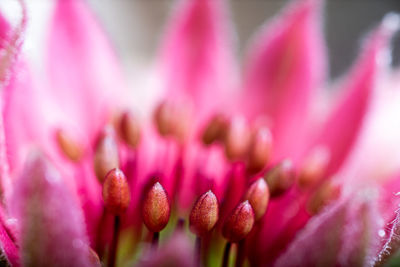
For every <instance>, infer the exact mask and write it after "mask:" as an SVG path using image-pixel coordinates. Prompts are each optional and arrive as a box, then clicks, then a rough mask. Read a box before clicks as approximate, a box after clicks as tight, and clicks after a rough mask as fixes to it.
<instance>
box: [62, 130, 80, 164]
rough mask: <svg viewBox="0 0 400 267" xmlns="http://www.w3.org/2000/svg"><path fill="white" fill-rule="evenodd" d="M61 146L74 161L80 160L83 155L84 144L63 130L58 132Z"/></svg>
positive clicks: (65, 153)
mask: <svg viewBox="0 0 400 267" xmlns="http://www.w3.org/2000/svg"><path fill="white" fill-rule="evenodd" d="M56 139H57V143H58V146H59V148H60V149H61V151H62V152H63V153H64V155H65V156H66V157H67V158H69V159H70V160H72V161H75V162H77V161H79V160H80V159H81V158H82V156H83V151H82V146H81V145H80V144H79V143H78V142H76V141H75V140H74V139H73V138H72V137H71V136H70V135H68V134H67V133H66V132H65V131H63V130H58V131H57V132H56Z"/></svg>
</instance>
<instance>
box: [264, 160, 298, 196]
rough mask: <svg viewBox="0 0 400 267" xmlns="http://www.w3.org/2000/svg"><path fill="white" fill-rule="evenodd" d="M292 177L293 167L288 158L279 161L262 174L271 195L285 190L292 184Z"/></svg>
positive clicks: (293, 173)
mask: <svg viewBox="0 0 400 267" xmlns="http://www.w3.org/2000/svg"><path fill="white" fill-rule="evenodd" d="M294 178H295V172H294V167H293V164H292V162H291V161H290V160H283V161H281V162H280V163H279V164H277V165H276V166H275V167H274V168H272V169H271V170H269V171H268V172H267V173H266V174H265V176H264V179H265V181H266V182H267V184H268V188H269V192H270V194H271V197H276V196H279V195H281V194H283V193H284V192H286V190H288V189H289V188H290V187H291V186H292V185H293V183H294Z"/></svg>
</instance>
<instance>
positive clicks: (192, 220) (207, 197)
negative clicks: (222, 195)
mask: <svg viewBox="0 0 400 267" xmlns="http://www.w3.org/2000/svg"><path fill="white" fill-rule="evenodd" d="M217 221H218V200H217V197H216V196H215V195H214V193H213V192H211V190H210V191H208V192H207V193H204V194H203V195H201V196H200V197H199V198H198V199H197V201H196V203H195V204H194V206H193V208H192V211H191V213H190V217H189V225H190V231H192V233H194V234H195V235H197V236H200V237H202V236H204V235H206V234H207V233H208V232H210V231H211V229H213V228H214V226H215V224H216V223H217Z"/></svg>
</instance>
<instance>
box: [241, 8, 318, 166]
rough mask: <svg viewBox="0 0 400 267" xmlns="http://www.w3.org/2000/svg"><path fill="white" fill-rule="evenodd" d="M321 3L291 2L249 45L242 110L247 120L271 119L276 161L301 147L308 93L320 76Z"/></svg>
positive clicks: (292, 153)
mask: <svg viewBox="0 0 400 267" xmlns="http://www.w3.org/2000/svg"><path fill="white" fill-rule="evenodd" d="M320 5H321V4H320V3H319V1H317V0H298V1H294V2H293V3H292V4H291V5H290V6H289V7H287V8H286V10H284V12H282V14H281V15H280V16H278V17H277V18H275V20H273V21H272V22H271V23H270V24H268V25H267V27H265V28H263V29H262V30H261V32H260V33H259V34H258V36H257V38H256V39H255V42H254V44H253V45H252V46H250V49H249V55H248V64H247V68H246V73H245V81H244V89H245V91H244V94H245V95H244V97H245V99H246V100H247V101H246V110H245V112H246V113H247V114H249V115H250V117H252V118H254V117H256V116H259V115H264V116H269V117H271V119H272V132H273V136H274V142H275V143H274V154H275V158H277V159H280V158H282V157H284V156H286V157H287V156H291V157H294V156H295V154H296V153H295V151H296V150H297V148H298V147H299V146H300V145H302V142H301V141H299V138H302V137H303V134H304V131H305V125H306V124H307V119H308V115H309V107H310V104H311V103H312V98H313V94H314V92H315V91H316V89H317V88H318V87H319V86H320V85H321V82H322V81H323V78H324V75H325V65H326V63H325V61H326V60H325V47H324V43H323V38H322V34H321V30H320V25H319V24H320V14H319V13H320ZM294 133H295V135H296V138H293V134H294ZM300 140H301V139H300ZM294 160H295V159H294Z"/></svg>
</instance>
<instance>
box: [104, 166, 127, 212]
mask: <svg viewBox="0 0 400 267" xmlns="http://www.w3.org/2000/svg"><path fill="white" fill-rule="evenodd" d="M103 200H104V204H105V206H106V208H107V210H108V211H110V212H111V213H113V214H114V215H122V214H124V213H125V211H126V209H127V208H128V206H129V203H130V200H131V196H130V191H129V185H128V181H127V180H126V177H125V175H124V173H123V172H122V171H121V170H120V169H113V170H111V171H110V172H109V173H108V174H107V176H106V179H105V180H104V184H103Z"/></svg>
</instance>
